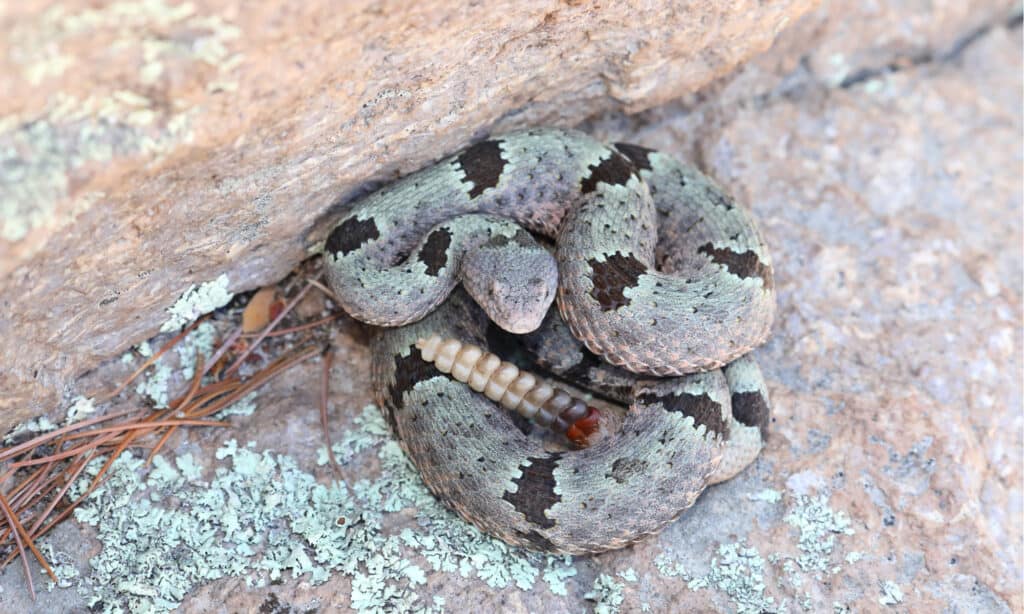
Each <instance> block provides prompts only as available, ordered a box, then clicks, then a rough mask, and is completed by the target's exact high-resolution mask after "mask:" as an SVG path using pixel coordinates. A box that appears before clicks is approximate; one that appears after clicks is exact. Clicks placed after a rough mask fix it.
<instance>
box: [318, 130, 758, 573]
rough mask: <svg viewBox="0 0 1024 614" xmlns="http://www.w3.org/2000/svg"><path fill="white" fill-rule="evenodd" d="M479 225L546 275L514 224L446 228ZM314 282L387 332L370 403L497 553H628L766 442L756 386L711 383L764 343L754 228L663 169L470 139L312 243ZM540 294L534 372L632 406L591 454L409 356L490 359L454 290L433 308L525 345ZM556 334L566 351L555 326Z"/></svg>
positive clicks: (578, 149) (626, 159)
mask: <svg viewBox="0 0 1024 614" xmlns="http://www.w3.org/2000/svg"><path fill="white" fill-rule="evenodd" d="M479 213H487V214H492V215H496V216H500V217H505V218H509V219H511V220H514V221H515V222H517V223H518V224H520V225H521V226H522V227H524V228H527V229H529V230H530V231H532V232H534V233H537V234H539V235H542V236H546V237H549V238H552V239H554V240H555V255H554V261H552V260H551V256H549V255H548V252H547V251H546V250H545V249H544V248H543V247H542V246H540V245H538V244H536V243H535V242H533V241H532V239H530V238H529V237H528V236H526V233H522V232H517V231H516V230H514V229H513V228H509V227H504V228H501V227H500V224H499V225H498V226H495V229H492V230H487V231H485V230H483V227H484V226H487V225H488V223H489V222H487V220H484V219H483V218H481V217H480V216H475V217H472V218H467V219H468V221H467V225H466V226H465V227H462V226H461V224H463V222H462V221H461V220H462V219H463V218H460V217H459V216H462V215H465V214H479ZM506 251H507V252H508V253H507V254H506V253H504V252H506ZM509 254H511V257H509ZM503 258H508V259H504V260H503ZM545 262H546V263H547V264H544V263H545ZM555 262H556V263H557V275H555V274H554V263H555ZM501 263H506V264H501ZM325 266H326V272H327V277H328V281H329V283H330V285H331V287H332V289H333V290H334V292H335V293H336V294H337V295H338V296H339V300H340V301H341V302H342V306H343V307H344V308H345V309H346V311H348V312H349V313H350V314H352V315H353V316H354V317H356V318H358V319H361V320H364V321H368V322H370V323H373V324H376V325H379V326H394V327H397V328H389V329H385V330H384V331H382V332H381V334H380V335H378V336H377V338H376V339H375V341H374V343H373V353H374V387H375V393H376V395H377V397H378V400H379V402H380V403H381V405H382V407H384V408H385V410H386V413H387V415H388V416H389V419H390V420H391V425H392V427H393V430H394V431H395V433H396V435H397V436H398V437H399V439H400V440H401V442H402V445H403V447H404V448H405V449H406V451H407V452H408V453H409V455H410V457H411V459H412V460H413V462H414V463H415V464H416V466H417V468H418V469H419V470H420V472H421V474H422V475H423V478H424V481H425V482H426V484H427V485H428V486H429V487H430V488H431V490H432V491H433V492H434V493H435V494H436V495H437V496H438V497H439V498H440V499H441V500H443V501H444V502H445V503H446V504H448V505H449V506H450V507H451V508H452V509H454V510H455V511H457V512H458V513H460V514H461V515H462V516H463V517H464V518H466V519H467V520H469V521H471V522H473V523H474V524H477V525H478V526H479V527H481V528H482V529H483V530H485V531H488V532H490V533H492V534H494V535H497V536H499V537H501V538H502V539H504V540H506V541H508V542H509V543H513V544H519V545H524V546H527V547H533V548H539V549H543V550H548V551H552V552H570V553H582V552H598V551H602V550H607V549H611V548H617V547H621V546H624V545H627V544H629V543H631V542H633V541H635V540H637V539H639V538H641V537H643V536H645V535H648V534H650V533H653V532H655V531H657V530H658V529H660V528H661V527H662V526H664V525H665V524H666V523H667V522H669V521H671V520H672V519H673V518H675V517H676V516H677V515H678V514H679V513H680V512H681V511H682V510H683V509H685V508H686V507H688V506H689V505H691V504H692V503H693V501H694V499H695V498H696V497H697V496H698V495H699V494H700V492H701V491H702V490H703V489H704V487H705V486H706V485H707V484H708V483H713V482H715V481H720V480H722V479H727V478H728V477H730V476H731V475H733V474H735V473H736V472H738V471H739V470H741V469H742V468H743V467H744V466H746V465H747V464H748V463H749V462H750V461H751V460H753V458H754V457H755V456H756V454H757V453H758V451H759V450H760V448H761V446H762V441H763V436H764V433H765V429H766V426H767V422H768V415H769V408H768V399H767V394H766V391H765V387H764V382H763V380H762V379H761V374H760V371H759V370H758V369H757V366H756V364H755V363H754V362H753V361H752V360H751V359H748V358H743V359H741V360H739V361H737V362H736V363H735V364H733V365H730V366H729V367H727V368H726V369H725V371H724V372H723V371H721V370H719V367H722V366H724V365H726V364H728V363H730V362H732V361H734V360H736V359H738V358H740V357H741V356H743V355H744V354H745V353H747V352H748V351H749V350H750V349H752V348H753V347H755V346H756V345H758V344H760V343H761V342H763V341H764V339H765V338H766V337H767V335H768V332H769V328H770V325H771V321H772V318H773V315H774V309H775V296H774V287H773V281H772V271H771V261H770V258H769V256H768V252H767V249H766V248H765V246H764V244H763V241H762V240H761V237H760V235H759V233H758V231H757V229H756V226H755V224H754V223H753V220H752V219H751V218H750V217H749V214H747V213H746V211H745V210H744V209H743V208H742V207H739V206H738V205H736V204H735V203H734V201H733V200H732V199H731V198H729V197H728V196H726V195H725V194H724V193H723V192H722V191H721V190H720V189H719V188H718V187H717V186H716V185H714V184H713V183H712V182H711V181H710V180H709V179H707V178H706V177H704V176H703V175H702V174H700V173H699V172H698V171H696V170H694V169H692V168H690V167H687V166H684V165H681V164H679V163H678V162H676V161H675V160H672V159H671V158H670V157H668V156H665V155H662V154H659V153H657V152H653V151H650V150H647V149H644V148H640V147H636V146H630V145H616V146H613V147H609V146H605V145H603V144H601V143H599V142H597V141H595V140H593V139H591V138H590V137H588V136H586V135H584V134H582V133H579V132H573V131H563V130H550V129H538V130H529V131H524V132H519V133H514V134H510V135H505V136H501V137H496V138H493V139H490V140H487V141H483V142H481V143H478V144H476V145H473V146H471V147H468V148H467V149H465V150H463V151H462V152H460V153H459V154H456V155H455V156H452V157H451V158H448V159H446V160H443V161H441V162H439V163H437V164H435V165H434V166H432V167H429V168H427V169H424V170H422V171H419V172H417V173H414V174H412V175H409V176H407V177H405V178H403V179H401V180H399V181H398V182H396V183H394V184H392V185H390V186H387V187H385V188H383V189H382V190H380V191H378V192H376V193H373V194H370V195H368V196H367V197H365V198H363V199H361V200H360V201H358V202H356V203H355V205H354V206H353V208H352V209H351V210H350V211H349V213H348V214H347V215H346V216H345V217H344V218H343V219H342V220H341V222H339V224H338V226H337V228H336V229H335V230H334V232H332V234H331V236H330V237H329V239H328V241H327V244H326V247H325ZM657 269H660V270H661V272H659V271H658V270H657ZM495 275H497V277H495ZM555 278H557V283H558V285H557V301H558V311H559V312H560V313H561V316H562V317H564V320H565V323H564V324H562V323H561V320H559V319H558V318H557V317H556V316H550V317H548V319H547V322H557V323H558V324H555V325H547V326H545V327H544V328H543V329H542V331H541V332H540V333H534V334H533V335H531V337H535V336H537V335H541V336H543V335H546V334H550V335H552V339H560V340H557V341H552V342H551V343H549V344H548V345H550V346H552V347H555V348H560V351H561V352H562V354H563V355H562V356H561V357H558V356H557V352H556V356H555V357H554V358H553V359H552V358H549V359H548V362H560V363H563V364H562V366H563V367H567V368H566V369H562V370H561V371H559V369H554V368H552V370H553V371H555V372H556V373H559V372H560V373H563V374H564V375H565V376H566V377H567V378H570V379H571V380H572V383H574V384H576V385H578V386H580V387H583V388H587V387H596V388H597V389H599V390H600V389H601V384H600V381H599V380H600V379H601V377H608V376H609V375H608V372H612V374H613V376H614V377H618V378H621V380H622V382H623V383H621V384H620V386H619V388H620V392H621V395H620V396H618V397H615V398H618V399H619V400H621V401H622V402H624V403H626V404H629V405H630V406H631V407H630V409H629V410H628V411H627V412H626V414H625V418H624V419H623V422H622V425H621V427H618V428H617V429H616V430H615V432H614V433H612V434H611V435H610V436H609V437H606V438H604V439H603V440H601V441H599V442H598V443H596V444H595V445H593V446H591V447H589V448H587V449H584V450H565V451H560V452H550V451H546V450H545V446H544V445H543V442H542V441H541V440H540V439H539V438H538V437H537V436H531V435H526V434H524V433H523V431H522V430H520V428H518V427H517V426H516V425H515V423H514V422H513V420H512V418H511V417H510V416H509V415H507V414H506V412H504V411H502V410H501V409H499V408H498V407H497V406H495V405H494V404H493V403H492V402H491V401H489V400H487V399H486V398H484V397H483V396H482V395H479V394H476V393H474V392H472V391H471V390H470V389H469V388H468V387H467V386H466V385H465V384H461V383H459V382H455V381H453V380H451V379H450V378H449V377H448V376H446V375H443V374H441V373H439V372H438V371H436V370H435V369H434V368H433V366H432V365H429V364H427V363H426V362H424V361H422V360H421V359H420V358H419V353H418V350H416V349H415V347H414V346H415V342H416V340H417V339H418V338H419V337H421V336H422V337H426V336H429V335H430V334H440V335H442V336H451V337H455V338H459V339H461V340H462V341H465V342H472V343H474V344H476V345H480V346H483V347H486V346H487V343H486V338H485V336H484V331H485V330H486V325H487V318H486V317H485V316H484V315H483V313H482V312H480V310H479V309H478V308H477V307H476V305H475V304H474V303H473V301H471V300H470V299H469V298H468V297H467V296H466V295H465V294H463V293H462V292H456V294H455V295H454V296H453V297H452V298H450V299H448V300H447V301H445V298H446V297H447V296H448V295H449V294H450V293H451V292H452V288H454V287H455V285H456V284H457V283H458V282H459V281H460V280H462V281H463V282H464V285H465V287H466V288H467V290H468V291H469V292H470V293H471V294H472V296H473V299H475V300H476V302H477V303H479V304H480V305H482V306H483V308H484V310H485V311H486V312H487V316H489V317H490V318H491V319H492V320H493V321H495V322H496V323H497V324H498V325H500V326H501V327H503V328H505V329H506V330H510V331H513V332H519V333H522V332H526V331H529V330H531V329H533V328H535V327H536V326H537V324H538V323H540V322H541V320H542V319H543V318H544V316H545V313H546V311H547V306H548V304H549V303H550V300H551V296H553V295H554V294H555ZM488 279H490V281H488ZM439 305H440V308H438V306H439ZM427 314H429V315H427ZM424 316H426V317H424ZM559 326H560V327H561V328H562V329H565V328H566V327H567V328H568V329H571V331H572V333H573V336H568V335H563V337H564V338H561V337H558V335H559V334H562V333H557V332H550V331H552V330H554V329H556V328H559ZM544 331H548V332H544ZM563 332H564V330H563ZM581 342H582V344H581ZM572 343H575V344H576V349H575V350H569V349H566V348H568V347H569V345H566V344H572ZM542 345H543V344H542ZM583 345H585V346H586V347H585V348H584V347H583ZM591 352H593V354H592V353H591ZM566 354H568V355H574V356H579V357H580V358H579V359H578V361H576V362H573V361H572V360H567V359H566V358H565V355H566ZM594 354H597V355H600V356H601V358H602V359H603V360H604V361H605V362H607V363H611V364H612V365H618V367H621V368H614V367H611V366H609V365H603V364H602V361H601V360H598V359H597V358H596V357H595V356H594ZM549 366H550V365H549ZM635 373H638V374H641V375H639V376H638V375H634V374H635ZM687 374H691V375H687ZM655 376H657V377H662V378H664V379H652V378H653V377H655ZM671 376H682V377H671ZM644 378H646V379H644ZM612 396H613V397H614V395H612Z"/></svg>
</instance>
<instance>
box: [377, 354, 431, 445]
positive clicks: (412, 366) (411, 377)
mask: <svg viewBox="0 0 1024 614" xmlns="http://www.w3.org/2000/svg"><path fill="white" fill-rule="evenodd" d="M438 376H441V377H445V376H444V375H443V374H442V373H441V372H440V371H438V370H437V369H435V368H434V365H432V364H431V363H429V362H427V361H425V360H423V356H422V355H420V350H419V348H412V351H410V352H409V355H408V356H400V355H396V356H395V383H394V384H392V385H391V386H390V387H389V388H388V397H389V398H388V399H385V400H386V401H390V402H391V403H390V405H391V407H390V409H391V410H392V411H398V409H399V408H401V407H402V395H403V394H405V393H406V392H408V391H410V390H412V388H413V386H415V385H416V384H418V383H420V382H424V381H427V380H428V379H431V378H434V377H438ZM394 426H395V425H394V424H392V425H391V427H392V431H393V432H398V431H397V430H395V429H394Z"/></svg>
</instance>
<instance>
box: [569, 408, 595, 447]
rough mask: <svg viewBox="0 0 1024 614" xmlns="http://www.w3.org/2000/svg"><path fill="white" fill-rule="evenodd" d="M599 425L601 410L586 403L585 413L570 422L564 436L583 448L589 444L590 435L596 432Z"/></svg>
mask: <svg viewBox="0 0 1024 614" xmlns="http://www.w3.org/2000/svg"><path fill="white" fill-rule="evenodd" d="M600 427H601V412H599V411H597V408H596V407H591V406H590V405H587V415H586V416H583V417H582V418H580V419H579V420H577V421H576V422H573V423H572V424H570V425H569V428H568V429H567V430H566V431H565V436H566V437H568V438H569V441H571V442H573V443H574V444H576V445H578V446H580V447H583V448H585V447H587V446H589V445H590V436H591V435H593V434H594V433H596V432H597V431H598V429H600Z"/></svg>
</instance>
